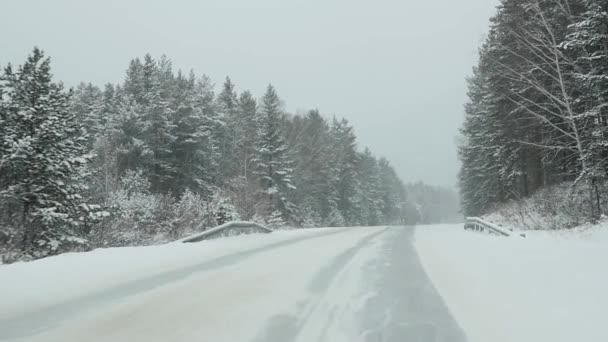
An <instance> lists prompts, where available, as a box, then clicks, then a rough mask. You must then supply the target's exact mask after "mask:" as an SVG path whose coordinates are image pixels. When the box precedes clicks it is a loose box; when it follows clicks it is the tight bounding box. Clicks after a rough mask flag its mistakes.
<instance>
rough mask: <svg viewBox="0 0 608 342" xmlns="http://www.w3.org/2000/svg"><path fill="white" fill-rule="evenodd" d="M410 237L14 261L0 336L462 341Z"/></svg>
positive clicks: (280, 240)
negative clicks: (24, 261)
mask: <svg viewBox="0 0 608 342" xmlns="http://www.w3.org/2000/svg"><path fill="white" fill-rule="evenodd" d="M413 232H414V229H413V228H403V227H390V228H387V227H372V228H348V229H319V230H298V231H289V232H282V233H278V234H277V233H272V234H268V235H258V236H241V237H237V238H230V239H221V240H213V241H208V242H203V243H200V244H191V245H184V244H174V245H167V246H158V247H146V248H132V249H111V250H101V251H95V252H91V253H85V254H71V255H65V256H61V257H56V258H49V259H47V260H41V261H36V262H32V263H23V264H16V265H10V266H7V267H3V268H1V269H0V279H2V282H0V283H2V285H1V286H2V289H0V296H1V297H0V303H2V310H1V311H2V316H1V317H2V318H0V340H7V341H45V342H46V341H61V342H66V341H112V342H114V341H146V342H151V341H163V342H164V341H188V342H189V341H214V342H221V341H226V342H228V341H229V342H234V341H253V342H287V341H296V342H309V341H315V342H323V341H326V342H373V341H388V342H396V341H406V340H407V341H409V340H412V341H427V340H428V341H433V342H448V341H449V342H465V341H466V340H465V338H464V335H463V333H462V330H461V329H460V327H459V326H458V324H457V323H456V321H455V320H454V319H453V318H452V316H451V315H450V314H449V312H448V310H447V309H446V307H445V305H444V304H443V302H442V300H441V297H440V296H439V295H438V294H437V292H436V291H435V289H434V287H433V286H432V284H431V282H430V281H429V279H428V277H426V275H425V273H424V270H423V268H422V266H421V264H420V262H419V261H418V257H417V256H416V252H415V250H414V246H413V236H414V233H413ZM4 280H6V283H5V282H4ZM32 282H34V283H32ZM74 283H76V285H74ZM22 304H23V306H22Z"/></svg>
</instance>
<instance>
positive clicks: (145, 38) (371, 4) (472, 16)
mask: <svg viewBox="0 0 608 342" xmlns="http://www.w3.org/2000/svg"><path fill="white" fill-rule="evenodd" d="M495 4H496V0H375V1H370V0H366V1H359V0H172V1H168V0H167V1H154V0H138V1H129V0H111V1H110V0H97V1H86V0H72V1H70V0H53V1H49V0H39V1H33V0H2V6H1V7H2V13H3V14H4V15H3V16H2V19H1V20H0V35H1V36H2V39H1V40H0V51H1V52H0V64H1V65H3V66H4V65H5V64H6V63H7V62H12V63H14V64H20V63H22V61H23V60H24V59H25V57H26V56H27V54H28V53H29V52H30V51H31V49H32V47H33V46H34V45H37V46H39V47H41V48H42V49H44V50H45V51H46V52H47V55H50V56H51V58H52V67H53V70H54V75H55V77H56V79H58V80H62V81H64V82H65V83H66V84H67V85H75V84H77V83H78V82H80V81H87V82H93V83H95V84H98V85H103V84H104V83H107V82H113V83H116V82H121V81H122V80H123V79H124V72H125V70H126V67H127V65H128V62H129V60H130V59H131V58H133V57H136V56H142V55H144V54H145V53H146V52H150V53H151V54H152V55H153V56H155V57H159V56H160V55H162V54H166V55H167V56H168V57H169V58H170V59H171V60H172V61H173V65H174V67H175V68H176V69H177V68H179V69H183V70H186V71H187V70H189V69H194V70H195V71H196V72H197V74H203V73H205V74H207V75H209V76H211V77H212V79H213V80H214V81H215V82H216V83H217V84H218V85H220V84H221V83H222V82H223V79H224V77H225V76H226V75H229V76H230V77H231V78H232V80H233V81H234V83H236V85H237V87H238V90H243V89H250V90H252V91H253V92H254V93H255V94H257V95H261V94H262V93H263V91H264V89H265V87H266V85H267V84H268V83H269V82H272V83H273V84H274V85H275V86H276V88H277V90H278V92H279V95H280V96H281V98H282V99H283V100H284V102H285V105H286V109H287V110H288V111H291V112H295V111H299V110H306V109H310V108H318V109H319V110H320V111H321V112H323V113H324V114H325V115H327V116H330V115H334V114H335V115H337V116H344V117H346V118H347V119H348V120H349V121H351V122H352V124H353V125H354V126H355V129H356V132H357V136H358V137H359V145H360V146H361V147H363V146H368V147H370V148H371V149H372V150H373V151H374V152H375V153H376V154H378V155H383V156H386V157H387V158H388V159H389V160H390V161H391V162H392V163H393V165H395V167H396V168H397V170H398V172H399V174H400V175H401V177H402V178H403V180H404V181H407V182H409V181H416V180H423V181H425V182H428V183H431V184H439V185H446V186H454V185H455V184H456V174H457V172H458V167H459V164H458V160H457V156H456V146H455V138H456V135H457V133H458V128H459V126H460V123H461V121H462V117H463V109H462V108H463V104H464V102H465V101H466V86H465V77H466V76H467V75H469V74H470V72H471V67H472V66H473V65H474V64H475V63H476V60H477V48H478V46H479V45H480V44H481V43H482V42H483V39H484V37H485V32H486V30H487V27H488V20H489V18H490V16H491V15H492V14H493V12H494V7H495Z"/></svg>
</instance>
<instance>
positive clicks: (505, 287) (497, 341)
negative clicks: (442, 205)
mask: <svg viewBox="0 0 608 342" xmlns="http://www.w3.org/2000/svg"><path fill="white" fill-rule="evenodd" d="M527 235H528V237H527V238H526V239H521V238H517V237H509V238H507V237H497V236H490V235H486V234H478V233H473V232H469V231H464V230H463V229H462V225H445V226H426V227H424V226H423V227H419V228H418V229H417V231H416V248H417V250H418V252H419V254H420V258H421V260H422V263H423V265H424V267H425V269H426V271H427V273H428V274H429V276H430V277H431V279H432V280H433V282H434V284H435V286H436V288H437V289H438V291H439V292H440V294H441V295H442V296H443V298H444V300H445V301H446V304H447V305H448V307H449V308H450V309H451V311H452V314H453V315H454V317H456V319H457V320H458V321H459V323H460V325H461V326H462V328H463V329H464V330H465V332H466V334H467V336H468V338H469V341H470V342H487V341H492V342H526V341H530V342H538V341H551V342H560V341H564V342H566V341H568V342H571V341H608V331H607V330H606V329H605V327H604V321H605V312H606V308H608V292H607V289H608V272H606V271H605V262H606V260H608V225H604V226H601V227H596V228H594V229H589V228H581V229H577V230H573V231H560V232H549V231H538V232H527Z"/></svg>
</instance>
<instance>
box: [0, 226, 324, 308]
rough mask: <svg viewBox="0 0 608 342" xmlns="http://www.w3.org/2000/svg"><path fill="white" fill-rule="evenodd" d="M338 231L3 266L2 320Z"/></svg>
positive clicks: (123, 250) (0, 271)
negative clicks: (289, 242)
mask: <svg viewBox="0 0 608 342" xmlns="http://www.w3.org/2000/svg"><path fill="white" fill-rule="evenodd" d="M335 231H336V229H331V228H325V229H307V230H301V231H298V233H297V234H293V233H290V232H287V231H277V232H275V233H273V234H270V235H265V234H264V235H257V234H256V235H248V236H237V237H234V238H230V239H223V240H210V241H204V242H200V243H193V244H184V243H180V242H177V243H170V244H166V245H160V246H149V247H124V248H106V249H103V248H101V249H96V250H94V251H91V252H87V253H66V254H62V255H58V256H54V257H50V258H46V259H41V260H37V261H34V262H25V263H15V264H12V265H7V266H3V267H1V268H0V303H2V305H1V307H2V309H1V310H0V320H2V319H7V318H9V317H16V316H21V315H26V314H28V313H32V312H39V311H40V310H42V309H45V308H48V307H52V306H54V305H56V304H59V303H63V302H65V301H68V300H71V299H74V298H81V297H86V296H88V295H92V294H95V293H98V292H100V291H102V290H104V289H109V288H113V287H117V286H121V285H123V284H129V283H130V282H133V281H136V280H139V279H142V278H150V277H154V276H156V275H161V274H163V273H165V272H170V271H175V270H176V269H186V270H187V269H188V268H189V267H195V266H196V265H198V264H200V263H202V262H204V261H207V260H211V259H213V258H218V257H221V256H227V255H231V254H234V253H238V252H245V251H248V250H255V249H259V248H264V247H267V246H272V245H273V244H277V243H285V242H288V241H291V240H298V239H302V238H306V237H311V236H317V235H319V234H327V233H332V232H335Z"/></svg>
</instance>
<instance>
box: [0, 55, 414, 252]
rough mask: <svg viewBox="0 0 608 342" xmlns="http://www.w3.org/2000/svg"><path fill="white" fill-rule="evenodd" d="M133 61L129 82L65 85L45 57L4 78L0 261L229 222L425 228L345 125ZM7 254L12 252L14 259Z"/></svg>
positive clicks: (271, 93)
mask: <svg viewBox="0 0 608 342" xmlns="http://www.w3.org/2000/svg"><path fill="white" fill-rule="evenodd" d="M220 88H221V89H220V91H219V93H216V91H215V86H214V84H213V83H212V81H211V80H210V79H209V78H208V77H207V76H201V77H199V76H197V75H196V74H195V73H194V72H189V73H182V72H181V71H177V72H176V71H174V70H173V67H172V64H171V61H170V60H169V59H168V58H166V57H164V56H163V57H161V58H160V59H154V58H153V57H152V56H150V55H146V56H144V57H143V59H140V58H135V59H133V60H131V62H130V63H129V65H128V69H127V71H126V75H125V79H124V82H122V83H121V84H107V85H105V86H104V87H102V88H100V87H97V86H95V85H93V84H90V83H82V84H80V85H78V86H77V87H76V88H75V89H70V90H65V89H64V87H63V85H62V84H61V83H58V82H55V81H53V79H52V74H51V68H50V59H49V58H48V57H45V55H44V53H43V52H42V51H41V50H40V49H38V48H35V49H34V50H33V52H32V54H31V55H30V56H29V57H28V58H27V60H26V61H25V63H24V64H23V65H21V66H19V67H17V68H13V67H12V66H11V65H9V66H7V67H5V68H4V71H3V73H2V74H1V76H0V100H1V101H0V127H2V134H1V136H0V228H1V229H0V246H1V247H0V252H2V253H3V254H5V259H11V258H12V259H19V258H21V259H23V258H36V257H43V256H46V255H50V254H56V253H59V252H62V251H66V250H78V249H87V248H91V247H97V246H123V245H136V244H149V243H154V242H161V241H167V240H170V239H175V238H179V237H181V236H184V235H185V234H189V233H191V232H193V231H195V230H200V229H202V228H204V227H209V226H213V225H215V224H220V223H222V222H225V221H228V220H236V219H240V220H253V221H257V222H261V223H264V224H267V225H269V226H272V227H283V226H291V227H319V226H358V225H381V224H403V223H415V221H416V220H418V218H420V216H421V215H420V214H419V213H420V212H421V210H420V208H416V206H415V205H414V204H413V203H412V201H410V200H409V199H408V196H407V194H406V187H405V185H404V184H403V182H402V181H401V180H400V178H399V177H398V175H397V173H396V172H395V170H394V169H393V167H392V166H391V164H390V163H389V162H388V160H386V159H385V158H377V157H376V156H374V155H373V154H372V152H371V151H370V150H368V149H364V150H362V151H361V150H359V149H358V147H357V141H356V136H355V133H354V130H353V127H352V125H351V124H350V123H349V122H348V121H347V120H346V119H339V118H336V117H333V118H332V119H329V120H328V119H326V118H325V117H324V116H323V115H322V114H321V113H320V112H319V111H318V110H310V111H308V112H306V113H301V114H296V115H294V114H289V113H287V112H286V111H285V110H284V108H283V105H282V102H281V100H280V98H279V96H278V94H277V90H276V89H275V88H274V87H273V86H272V85H268V87H267V88H266V92H265V93H264V95H263V96H262V97H261V98H259V99H257V98H256V97H255V96H253V94H252V93H251V92H249V91H246V90H245V91H242V92H237V90H236V87H235V85H234V84H233V82H232V81H231V80H230V78H226V80H225V82H224V83H223V85H222V86H221V87H220ZM6 255H10V257H7V256H6Z"/></svg>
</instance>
